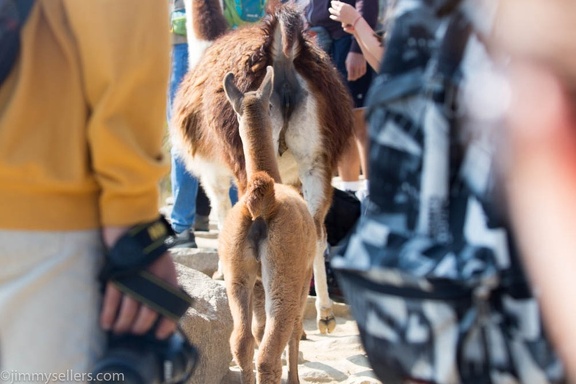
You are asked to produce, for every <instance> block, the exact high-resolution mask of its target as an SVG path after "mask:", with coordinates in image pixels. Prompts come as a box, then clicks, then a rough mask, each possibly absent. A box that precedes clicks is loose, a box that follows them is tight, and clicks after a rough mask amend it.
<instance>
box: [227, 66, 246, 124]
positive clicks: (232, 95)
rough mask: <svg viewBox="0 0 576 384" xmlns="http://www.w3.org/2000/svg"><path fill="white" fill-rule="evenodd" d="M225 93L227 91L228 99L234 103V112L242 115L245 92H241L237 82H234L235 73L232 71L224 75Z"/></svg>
mask: <svg viewBox="0 0 576 384" xmlns="http://www.w3.org/2000/svg"><path fill="white" fill-rule="evenodd" d="M224 93H226V97H227V98H228V101H230V104H232V108H234V112H236V113H237V114H239V115H240V114H241V112H242V108H241V106H242V99H243V98H244V94H243V93H242V92H240V90H239V89H238V87H236V84H234V74H233V73H232V72H228V73H227V74H226V76H225V77H224Z"/></svg>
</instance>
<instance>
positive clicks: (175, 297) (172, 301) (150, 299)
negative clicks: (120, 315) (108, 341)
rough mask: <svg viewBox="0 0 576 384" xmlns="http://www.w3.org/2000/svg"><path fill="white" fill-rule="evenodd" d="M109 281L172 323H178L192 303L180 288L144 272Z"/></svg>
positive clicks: (190, 298)
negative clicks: (172, 321)
mask: <svg viewBox="0 0 576 384" xmlns="http://www.w3.org/2000/svg"><path fill="white" fill-rule="evenodd" d="M111 281H112V283H114V285H115V286H116V287H117V288H118V289H119V290H120V291H122V292H123V293H125V294H127V295H128V296H131V297H133V298H134V299H136V300H137V301H139V302H140V303H142V304H144V305H146V306H148V307H150V308H151V309H153V310H154V311H156V312H158V313H159V314H161V315H162V316H165V317H168V318H170V319H172V320H174V321H178V320H179V319H180V318H181V317H182V316H183V315H184V314H185V313H186V311H187V310H188V308H189V307H190V306H191V305H192V303H193V299H192V297H190V295H188V293H187V292H186V291H184V290H183V289H182V288H179V287H175V286H172V285H170V284H167V283H166V282H165V281H164V280H161V279H159V278H158V277H156V276H154V275H153V274H151V273H150V272H147V271H145V270H142V271H140V272H138V274H135V275H126V276H121V277H118V278H113V279H111Z"/></svg>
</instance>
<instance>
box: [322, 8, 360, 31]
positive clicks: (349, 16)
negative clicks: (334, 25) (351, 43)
mask: <svg viewBox="0 0 576 384" xmlns="http://www.w3.org/2000/svg"><path fill="white" fill-rule="evenodd" d="M328 12H330V18H331V19H332V20H336V21H339V22H341V23H342V28H343V29H344V31H346V32H348V33H351V34H353V33H354V24H355V23H356V22H357V21H358V20H359V19H360V18H361V17H362V16H361V15H360V13H358V11H357V10H356V8H354V7H353V6H351V5H350V4H347V3H343V2H341V1H338V0H332V1H331V2H330V8H328Z"/></svg>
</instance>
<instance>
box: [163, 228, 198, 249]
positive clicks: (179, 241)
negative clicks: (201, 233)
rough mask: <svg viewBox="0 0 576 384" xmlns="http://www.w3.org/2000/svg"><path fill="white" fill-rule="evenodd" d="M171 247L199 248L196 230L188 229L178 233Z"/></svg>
mask: <svg viewBox="0 0 576 384" xmlns="http://www.w3.org/2000/svg"><path fill="white" fill-rule="evenodd" d="M170 248H198V245H196V238H195V237H194V232H192V231H189V230H187V231H182V232H180V233H177V234H176V236H174V241H173V242H172V244H170Z"/></svg>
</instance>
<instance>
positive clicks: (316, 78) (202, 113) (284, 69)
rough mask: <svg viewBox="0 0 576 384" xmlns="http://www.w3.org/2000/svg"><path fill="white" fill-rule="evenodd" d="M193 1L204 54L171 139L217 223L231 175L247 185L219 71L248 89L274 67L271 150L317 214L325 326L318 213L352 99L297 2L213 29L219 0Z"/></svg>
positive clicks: (328, 317)
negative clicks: (310, 32)
mask: <svg viewBox="0 0 576 384" xmlns="http://www.w3.org/2000/svg"><path fill="white" fill-rule="evenodd" d="M192 3H193V4H192V12H191V13H192V15H191V16H192V19H193V21H192V23H193V31H194V33H196V32H198V35H197V37H196V42H197V43H198V44H200V43H201V44H203V48H202V50H203V53H202V54H201V56H200V57H199V58H198V59H197V60H195V65H194V66H193V67H192V68H191V70H190V71H189V73H188V74H187V75H186V77H185V78H184V80H183V82H182V84H181V86H180V89H179V91H178V93H177V95H176V99H175V101H174V109H173V113H172V116H173V121H172V124H171V138H172V144H173V146H174V148H175V149H176V151H177V152H178V153H179V155H180V156H182V158H183V159H184V161H185V163H186V166H187V168H188V169H189V171H191V172H192V173H193V174H194V175H196V176H197V177H198V178H199V179H200V182H201V183H202V185H203V187H204V189H205V191H206V194H207V195H208V197H209V198H210V201H211V204H212V207H213V208H214V209H215V210H216V211H217V214H218V222H219V225H220V227H221V226H222V223H223V222H224V219H225V218H226V215H227V214H228V212H229V211H230V208H231V205H230V200H229V194H228V191H229V186H230V182H231V180H233V181H234V182H235V183H236V185H237V186H238V191H239V194H240V195H242V194H244V193H245V191H246V186H247V175H246V166H245V164H246V159H245V156H244V149H243V147H242V141H241V139H240V135H239V132H238V119H237V115H236V113H235V112H234V110H233V108H232V106H231V105H230V103H229V102H228V100H227V99H226V95H225V92H224V89H223V84H222V79H223V78H224V77H225V75H226V74H227V73H229V72H230V73H232V74H233V76H234V78H235V81H236V84H237V87H238V89H239V90H240V91H241V92H247V91H254V90H256V89H258V87H259V86H260V84H261V83H262V80H263V79H264V77H265V75H266V67H267V66H271V67H272V68H273V70H274V78H275V81H274V86H273V90H272V95H271V97H270V111H269V112H270V117H271V123H272V124H271V129H272V140H273V146H274V153H275V154H276V158H277V163H278V168H279V170H280V176H281V179H282V182H283V183H284V184H289V185H293V186H295V187H297V188H299V189H300V190H301V193H302V195H303V197H304V199H305V201H306V203H307V206H308V209H309V211H310V213H311V214H312V217H313V218H314V223H315V232H316V239H317V250H316V255H315V258H314V268H313V269H314V283H315V288H316V295H317V296H316V310H317V311H316V313H317V319H316V320H317V326H318V329H319V330H320V332H321V333H330V332H332V331H333V329H334V327H335V326H336V320H335V318H334V314H333V310H332V301H331V300H330V297H329V295H328V287H327V281H326V269H325V264H324V251H325V249H326V246H327V243H326V230H325V227H324V219H325V216H326V214H327V212H328V209H329V208H330V204H331V200H332V186H331V180H332V176H333V174H334V171H335V169H336V165H337V161H338V160H339V157H340V155H341V153H342V152H343V150H344V148H345V146H346V144H347V143H348V142H349V139H350V137H351V136H352V134H353V131H352V129H353V114H352V107H353V103H352V99H351V97H350V95H349V93H348V91H347V89H346V87H345V86H344V83H343V81H342V79H341V77H340V74H339V73H338V72H337V70H336V69H335V68H334V67H333V65H332V64H331V62H330V59H329V57H328V56H327V55H326V54H325V53H324V52H323V51H322V50H321V49H320V48H319V47H317V46H316V44H315V42H314V41H313V40H312V38H311V37H310V36H308V35H307V33H306V32H305V27H304V20H303V17H302V10H301V9H299V8H298V7H297V6H296V5H294V4H291V3H287V4H280V3H279V2H273V1H272V2H270V3H269V5H268V7H267V11H266V15H265V16H264V18H263V19H262V21H261V22H259V23H256V24H251V25H247V26H244V27H240V28H238V29H235V30H232V31H226V30H222V31H221V32H218V33H214V32H215V31H214V30H213V28H214V26H216V25H221V24H222V23H221V22H214V23H212V19H213V20H220V21H221V20H222V9H221V7H220V4H219V2H218V0H192ZM203 25H209V26H211V27H210V28H211V31H212V37H213V36H216V35H217V36H219V37H217V38H215V39H214V40H213V41H208V40H207V39H208V38H209V37H208V35H207V34H204V35H202V33H204V32H203V31H204V29H203V28H201V27H202V26H203ZM208 29H209V28H205V30H208ZM202 36H205V37H202ZM206 47H207V48H206ZM191 52H194V48H192V49H191ZM191 55H192V53H191Z"/></svg>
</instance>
